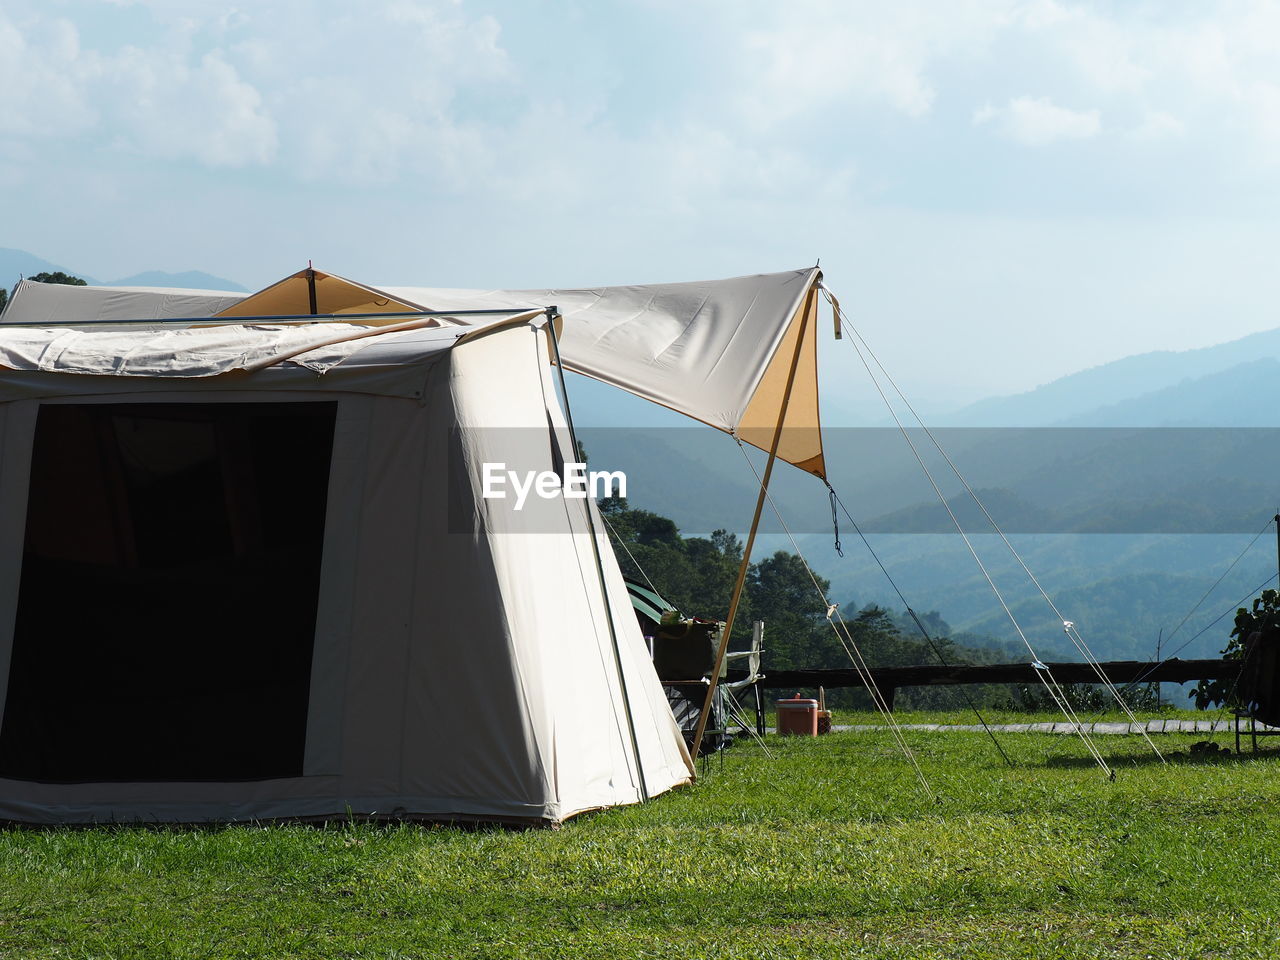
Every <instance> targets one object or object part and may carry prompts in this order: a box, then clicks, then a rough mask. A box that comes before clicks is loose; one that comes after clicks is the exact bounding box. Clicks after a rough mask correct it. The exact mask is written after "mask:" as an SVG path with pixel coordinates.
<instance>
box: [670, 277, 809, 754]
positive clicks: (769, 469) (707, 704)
mask: <svg viewBox="0 0 1280 960" xmlns="http://www.w3.org/2000/svg"><path fill="white" fill-rule="evenodd" d="M816 296H817V289H816V288H814V289H810V291H809V295H808V296H807V297H806V298H805V302H804V307H803V308H802V313H801V315H800V330H799V335H798V336H797V337H796V352H795V353H794V354H793V355H792V357H791V369H790V370H789V371H788V372H787V386H786V389H785V390H784V391H783V393H782V404H781V406H780V408H779V410H778V423H777V425H776V426H775V427H774V428H773V442H772V443H771V444H770V445H769V461H768V462H767V463H766V464H765V467H764V477H763V479H762V480H761V481H760V493H759V495H758V496H757V497H756V512H755V514H754V516H752V518H751V532H750V533H749V534H747V542H746V544H745V545H744V546H743V548H742V563H740V564H739V565H738V579H737V580H736V581H734V584H733V596H732V597H731V598H730V600H729V613H728V614H727V615H726V616H725V621H724V631H723V633H721V635H720V646H719V647H718V648H717V649H716V665H715V667H713V668H712V670H711V683H710V684H709V685H708V686H707V696H706V699H705V700H703V702H702V712H701V713H700V714H699V715H698V728H697V730H696V731H695V732H694V735H693V750H692V751H691V754H692V756H693V759H694V760H697V759H698V751H699V750H701V749H702V735H703V734H704V733H706V732H707V718H708V717H709V716H710V714H711V704H712V702H713V701H714V699H715V695H716V685H717V684H719V682H720V671H721V670H722V669H724V655H725V653H726V652H728V649H729V634H730V633H732V632H733V618H734V617H735V616H736V615H737V613H738V603H739V602H740V601H741V600H742V588H743V586H744V585H745V584H746V581H747V568H748V567H749V566H750V565H751V548H752V547H753V546H755V542H756V531H757V530H758V529H759V527H760V514H761V513H762V512H763V510H764V501H765V497H766V496H767V495H768V492H769V477H770V476H772V474H773V464H774V462H775V461H776V460H777V459H778V445H779V444H780V443H781V442H782V425H783V423H785V422H786V419H787V406H788V404H790V403H791V388H792V386H794V384H795V382H796V369H797V368H798V367H799V366H800V354H801V352H802V351H803V350H804V334H805V328H806V327H807V326H808V323H809V313H810V310H811V309H812V308H813V306H814V298H815V297H816Z"/></svg>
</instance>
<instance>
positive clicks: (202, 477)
mask: <svg viewBox="0 0 1280 960" xmlns="http://www.w3.org/2000/svg"><path fill="white" fill-rule="evenodd" d="M818 276H819V275H818V273H817V271H816V270H803V271H792V272H789V273H784V274H770V275H762V276H757V277H746V278H738V279H736V280H729V281H717V282H712V283H706V284H671V285H661V286H650V287H624V288H599V289H594V290H572V291H561V290H548V291H505V292H504V291H489V292H477V291H457V290H429V289H422V288H394V289H389V288H373V287H368V286H365V285H362V284H357V283H354V282H352V281H348V280H344V279H343V278H341V277H336V276H333V275H329V274H323V273H321V272H319V271H310V270H308V271H302V272H300V273H299V274H297V275H294V276H293V277H289V278H286V279H285V280H283V281H281V282H280V283H279V284H275V285H273V286H272V287H268V288H267V289H265V290H263V291H261V292H259V293H258V294H253V295H249V296H243V295H238V294H227V293H223V292H219V291H181V292H180V293H178V294H174V292H172V291H155V290H146V289H127V288H93V287H74V286H54V285H42V284H34V283H30V282H23V283H22V284H20V285H19V286H18V288H17V289H16V290H15V293H14V296H13V297H12V298H11V300H10V302H9V305H8V307H7V309H6V311H5V312H4V314H3V315H2V316H0V820H3V819H8V820H16V821H23V822H39V823H67V822H99V821H107V820H148V821H206V820H227V819H243V818H272V817H328V816H342V815H345V814H356V815H361V816H386V817H421V818H432V819H450V818H462V819H489V820H512V821H522V822H553V823H554V822H558V821H560V820H563V819H564V818H566V817H568V816H572V815H573V814H575V813H578V812H581V811H584V810H589V809H594V808H600V807H608V806H613V805H617V804H625V803H633V802H637V801H638V800H641V799H643V798H644V796H645V794H646V793H648V794H650V795H652V794H656V793H660V792H662V791H665V790H668V789H670V788H672V787H674V786H677V785H679V784H682V783H684V782H687V781H688V780H689V779H691V777H692V775H693V768H692V764H691V761H690V758H689V755H688V752H687V751H686V750H685V747H684V744H683V741H682V739H681V737H680V734H679V731H678V730H677V728H676V726H675V724H674V721H673V720H672V717H671V714H670V711H669V709H668V707H667V705H666V701H665V698H664V697H663V694H662V691H661V688H660V686H659V685H658V683H657V680H656V677H655V676H654V673H653V670H652V666H651V664H650V663H649V660H648V657H647V654H646V651H645V648H644V645H643V640H642V638H641V637H640V635H639V631H638V628H637V626H636V623H635V620H634V617H633V616H632V615H631V612H630V606H629V601H628V597H627V593H626V590H625V586H624V584H623V581H622V579H621V575H620V573H619V571H618V569H617V565H616V563H615V562H614V561H613V559H612V553H611V551H610V548H609V545H608V543H607V541H606V540H605V539H604V538H603V537H602V536H601V535H600V531H599V527H598V525H597V526H596V527H595V528H594V529H595V533H594V535H593V533H592V522H593V517H594V513H592V512H591V511H594V504H593V503H592V502H591V501H590V500H579V501H576V502H574V501H566V500H561V501H558V507H556V508H555V509H550V510H549V509H546V508H544V509H539V510H533V511H529V512H525V513H521V512H517V511H515V510H514V509H513V502H512V501H511V500H492V499H486V498H484V497H482V496H481V495H480V486H481V477H480V473H481V466H482V465H483V464H484V463H486V462H503V463H506V464H507V465H508V466H509V467H511V468H524V469H527V470H531V471H533V470H546V469H555V468H557V467H558V465H559V464H561V463H562V462H563V461H564V460H565V459H567V458H566V457H565V452H566V451H568V450H570V449H572V447H571V444H570V442H569V440H568V438H567V437H566V436H565V432H564V429H565V422H564V415H563V411H562V410H561V408H560V406H559V402H558V400H557V399H556V395H555V390H554V389H553V387H554V384H553V381H552V367H551V366H550V364H549V363H548V360H549V358H550V356H551V351H550V349H549V347H550V346H551V343H550V342H549V341H550V339H551V330H550V329H548V325H547V324H546V323H545V322H544V320H545V316H546V314H545V313H544V312H543V309H544V308H546V307H549V306H551V305H553V304H554V305H555V306H557V307H559V309H560V313H561V314H562V315H563V322H562V325H561V326H559V327H558V329H559V330H560V336H559V338H558V343H559V346H560V347H561V348H562V350H563V364H564V367H565V368H566V369H570V370H577V371H579V372H582V373H585V374H587V375H590V376H594V377H597V378H598V379H601V380H604V381H606V382H610V383H615V384H617V385H619V386H622V387H623V388H625V389H629V390H631V391H632V392H634V393H637V394H639V395H641V396H645V397H647V398H649V399H652V400H655V401H657V402H660V403H663V404H664V405H666V406H669V407H671V408H672V409H675V410H678V411H680V412H682V413H686V414H688V415H690V416H693V417H695V418H697V419H699V420H702V421H704V422H706V423H709V424H710V425H712V426H715V427H717V428H718V429H721V430H725V431H727V432H731V433H734V434H735V435H737V436H739V437H740V438H741V439H743V440H744V442H748V443H754V444H756V445H758V446H766V447H768V446H769V438H768V437H767V436H766V434H768V433H772V432H774V429H775V427H776V426H777V421H778V417H779V407H778V397H779V395H780V393H781V391H782V390H783V387H784V384H786V385H789V386H790V387H791V388H792V389H790V390H789V391H788V396H790V398H791V403H790V405H789V406H788V405H786V404H783V407H782V409H785V411H786V414H785V426H786V428H787V429H786V430H785V431H783V432H782V433H781V434H779V435H778V437H776V438H775V440H776V442H775V443H774V444H773V445H774V446H775V447H776V448H777V453H778V456H779V458H781V459H785V460H788V461H790V462H792V463H795V464H797V465H798V466H801V467H803V468H804V469H806V470H809V471H811V472H814V473H817V474H819V475H821V474H822V472H823V465H822V450H821V436H820V433H819V430H818V410H817V390H816V353H815V343H816V338H815V336H814V333H813V330H814V327H815V324H814V323H813V322H812V321H813V319H814V314H815V313H816V300H817V282H818ZM437 309H438V310H448V311H453V313H452V314H450V315H448V316H431V317H428V316H424V315H423V314H424V313H426V312H429V311H432V310H437ZM468 310H481V311H483V310H488V311H495V310H496V311H500V313H498V314H497V315H496V318H495V315H494V314H493V313H492V312H490V313H488V314H484V315H472V314H467V313H466V312H465V311H468ZM318 315H323V316H326V317H328V318H329V319H328V320H327V321H326V322H323V323H315V322H298V323H288V322H279V321H274V322H266V321H263V320H261V319H260V318H263V317H273V318H278V317H281V316H299V317H308V318H313V317H315V316H318ZM215 317H216V319H211V318H215ZM137 321H147V322H145V323H139V322H137ZM156 321H164V322H163V323H157V322H156ZM771 407H772V409H771ZM569 459H571V458H569ZM193 544H194V546H193Z"/></svg>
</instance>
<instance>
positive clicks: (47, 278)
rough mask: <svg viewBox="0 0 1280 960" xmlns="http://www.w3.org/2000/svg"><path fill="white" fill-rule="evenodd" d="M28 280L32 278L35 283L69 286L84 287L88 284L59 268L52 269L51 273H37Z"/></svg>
mask: <svg viewBox="0 0 1280 960" xmlns="http://www.w3.org/2000/svg"><path fill="white" fill-rule="evenodd" d="M27 279H28V280H34V281H36V283H64V284H66V285H67V286H71V287H86V286H88V284H87V283H86V282H85V281H84V280H81V279H80V278H79V277H73V276H72V275H71V274H69V273H63V272H62V271H61V270H54V271H53V272H52V273H47V272H46V273H37V274H34V275H32V276H30V277H27Z"/></svg>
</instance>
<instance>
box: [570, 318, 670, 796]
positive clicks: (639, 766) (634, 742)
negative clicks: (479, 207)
mask: <svg viewBox="0 0 1280 960" xmlns="http://www.w3.org/2000/svg"><path fill="white" fill-rule="evenodd" d="M546 312H547V328H548V329H549V330H550V331H551V349H552V350H553V351H554V353H555V356H556V373H557V375H558V376H559V378H560V393H561V394H562V395H563V397H564V418H565V422H566V423H567V424H568V426H569V442H570V443H571V444H573V452H572V454H571V457H572V459H573V462H575V463H576V462H577V459H578V450H579V449H580V448H579V447H578V434H577V432H576V431H575V430H574V429H573V411H572V410H571V409H570V408H569V388H568V386H567V385H566V384H565V381H564V363H562V362H561V360H560V337H559V335H558V334H557V333H556V320H557V319H558V318H559V317H560V309H559V308H558V307H547V311H546ZM591 507H592V503H591V500H590V497H588V499H587V501H586V514H587V530H588V532H589V533H590V535H591V552H592V554H593V555H594V557H595V561H596V577H597V579H598V580H599V583H600V598H601V599H602V600H604V612H605V619H606V620H608V621H609V639H610V641H612V643H613V662H614V666H615V667H616V669H617V671H618V687H619V689H620V691H621V693H622V712H623V714H624V715H625V716H626V718H627V733H629V734H630V735H631V753H632V755H633V756H634V757H635V761H636V779H637V781H638V783H637V786H638V787H639V788H640V802H641V803H648V802H649V786H648V784H647V783H646V782H645V777H644V762H643V761H642V760H641V758H640V741H639V739H638V738H637V737H636V721H635V718H634V717H633V716H632V715H631V697H630V696H629V695H628V693H627V675H626V673H625V672H624V671H623V669H622V648H621V647H620V646H619V645H618V628H617V626H616V625H615V624H614V622H613V606H612V604H610V603H609V585H608V581H607V580H606V578H605V575H604V560H603V558H602V557H601V556H600V538H599V537H598V536H597V535H596V521H595V517H594V516H592V514H591Z"/></svg>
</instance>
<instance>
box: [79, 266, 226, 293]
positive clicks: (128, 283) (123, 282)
mask: <svg viewBox="0 0 1280 960" xmlns="http://www.w3.org/2000/svg"><path fill="white" fill-rule="evenodd" d="M102 286H104V287H184V288H186V289H188V290H232V291H235V292H236V293H248V292H249V289H248V288H247V287H244V286H241V285H240V284H238V283H236V282H235V281H234V280H227V279H225V278H224V277H215V276H214V275H213V274H211V273H205V272H203V271H201V270H187V271H185V272H184V273H165V272H164V271H163V270H147V271H144V272H143V273H135V274H134V275H133V276H131V277H124V278H122V279H120V280H110V281H108V282H106V283H104V284H102Z"/></svg>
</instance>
